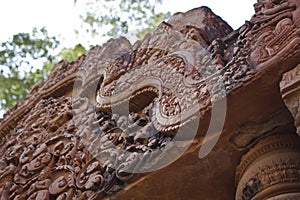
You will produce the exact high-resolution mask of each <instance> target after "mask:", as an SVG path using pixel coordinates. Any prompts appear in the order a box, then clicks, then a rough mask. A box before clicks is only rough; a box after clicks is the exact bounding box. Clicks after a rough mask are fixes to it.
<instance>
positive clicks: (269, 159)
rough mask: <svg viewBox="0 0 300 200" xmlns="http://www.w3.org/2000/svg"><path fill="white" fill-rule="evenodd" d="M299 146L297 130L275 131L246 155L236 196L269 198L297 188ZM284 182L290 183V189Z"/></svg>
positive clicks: (242, 161) (238, 170)
mask: <svg viewBox="0 0 300 200" xmlns="http://www.w3.org/2000/svg"><path fill="white" fill-rule="evenodd" d="M299 146H300V140H299V139H298V138H297V136H296V135H294V134H283V135H274V136H271V137H267V138H265V139H263V140H261V141H260V142H259V143H258V144H257V145H256V146H255V147H254V148H253V149H251V150H250V151H249V152H248V153H247V154H245V155H244V156H243V158H242V160H241V163H240V165H239V166H238V168H237V174H236V183H238V186H237V193H236V199H241V200H247V199H265V198H267V197H268V198H270V197H273V196H274V195H276V194H278V192H280V193H281V194H284V193H286V192H287V193H288V192H290V191H297V188H298V187H299V181H300V174H299V171H300V152H299ZM279 150H280V151H279ZM284 184H289V189H287V188H288V187H284V186H280V185H284ZM285 188H286V189H285ZM285 190H286V191H285Z"/></svg>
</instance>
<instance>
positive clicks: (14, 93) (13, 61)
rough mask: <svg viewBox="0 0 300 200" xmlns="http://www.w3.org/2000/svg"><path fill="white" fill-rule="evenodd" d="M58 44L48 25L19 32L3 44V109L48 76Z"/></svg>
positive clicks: (0, 52) (0, 92)
mask: <svg viewBox="0 0 300 200" xmlns="http://www.w3.org/2000/svg"><path fill="white" fill-rule="evenodd" d="M58 44H59V43H58V41H57V39H56V38H55V37H50V36H48V33H47V31H46V29H45V28H42V29H40V30H37V29H36V28H34V29H33V30H32V33H18V34H16V35H13V37H12V38H10V39H9V40H8V41H6V42H2V43H0V110H2V111H3V110H7V109H8V108H10V107H11V106H13V105H14V104H15V103H16V102H17V101H18V100H20V99H22V98H24V96H25V95H26V94H27V93H28V92H29V90H30V88H31V86H33V85H34V84H35V83H36V82H38V81H40V80H43V79H44V78H45V77H46V76H47V75H48V73H49V71H50V70H51V68H52V65H53V62H54V61H55V55H54V51H53V49H56V48H57V47H58Z"/></svg>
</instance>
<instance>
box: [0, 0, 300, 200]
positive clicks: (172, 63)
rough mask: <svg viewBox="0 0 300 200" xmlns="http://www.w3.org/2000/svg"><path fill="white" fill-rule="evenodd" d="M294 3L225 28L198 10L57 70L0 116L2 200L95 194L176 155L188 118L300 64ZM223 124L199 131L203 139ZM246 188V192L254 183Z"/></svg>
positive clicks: (260, 6)
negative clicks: (254, 81) (258, 80)
mask: <svg viewBox="0 0 300 200" xmlns="http://www.w3.org/2000/svg"><path fill="white" fill-rule="evenodd" d="M299 8H300V6H299V1H297V0H290V1H284V0H283V1H279V0H275V1H268V0H259V2H258V3H257V4H256V5H255V15H254V16H253V17H252V19H251V20H250V21H249V22H246V23H245V24H244V25H243V26H242V27H241V28H240V29H239V30H237V31H232V30H231V28H230V27H229V26H228V25H227V24H226V23H225V22H224V21H222V20H221V19H220V18H219V17H217V16H216V15H214V14H213V13H212V12H211V11H210V10H209V9H208V8H205V7H202V8H199V9H194V10H192V11H189V12H187V13H184V14H183V13H178V14H175V15H174V16H173V17H172V18H171V19H170V20H169V21H168V22H163V23H161V25H160V26H159V27H158V28H157V30H156V31H155V32H154V33H153V35H151V34H148V35H146V37H145V38H144V39H143V40H142V41H138V42H136V43H135V44H134V45H131V44H130V43H129V41H128V40H126V39H125V38H120V39H116V40H110V41H109V42H108V43H107V44H105V45H103V46H102V47H99V46H96V47H94V48H93V49H91V50H90V52H89V53H88V55H86V56H82V57H80V58H78V60H76V61H74V62H72V63H67V62H61V63H59V64H57V65H56V67H55V68H54V71H53V72H52V75H51V76H50V77H49V79H48V80H47V81H45V82H41V83H39V84H37V85H36V86H35V87H34V88H33V89H32V91H31V93H30V95H29V96H27V97H26V98H25V99H24V101H22V102H20V103H18V104H17V105H16V106H15V107H14V108H13V109H11V110H10V111H9V112H8V114H7V115H6V116H5V117H4V119H3V120H2V121H1V124H0V134H1V145H0V155H1V160H0V199H1V200H2V199H5V200H6V199H99V198H103V197H104V196H106V195H110V194H112V193H113V192H116V191H118V190H120V189H121V188H123V187H124V186H125V185H126V184H127V183H129V182H130V181H133V180H135V178H138V175H137V173H140V172H148V171H151V170H150V169H153V168H155V169H159V168H161V167H164V166H166V165H168V164H169V163H171V162H172V161H174V160H176V159H177V158H178V156H180V155H181V153H183V152H184V151H185V150H186V148H187V147H188V145H186V141H191V139H193V137H195V135H196V134H198V136H199V135H200V137H203V138H204V136H205V133H197V129H198V124H199V121H197V120H199V118H201V117H203V115H204V113H206V112H208V111H211V115H212V119H213V117H214V115H217V114H216V113H214V110H213V109H214V105H215V103H218V102H220V101H222V100H223V99H225V97H226V94H229V93H230V92H232V91H233V90H235V89H237V88H238V87H240V86H241V85H242V84H243V83H245V82H246V81H249V80H251V79H254V78H256V77H258V75H259V73H262V72H264V71H266V70H274V69H276V70H278V73H281V72H284V71H288V70H289V68H292V67H293V66H295V64H297V63H299V59H298V57H299V55H300V52H299V26H300V25H299V22H300V20H299V19H300V17H299ZM297 59H298V60H297ZM283 62H284V63H286V65H283V64H282V63H283ZM73 85H74V88H73V91H71V90H72V87H73ZM71 93H72V94H71ZM70 95H73V98H71V97H67V96H70ZM225 105H226V103H225ZM223 109H224V108H223ZM221 118H222V117H221ZM224 119H225V116H224V118H223V119H221V120H220V123H215V124H213V125H215V126H210V127H209V128H208V133H207V134H208V135H209V134H212V135H209V136H210V138H215V139H216V140H217V139H218V137H215V135H214V134H216V133H218V131H220V130H222V126H223V125H222V122H224ZM212 121H213V120H212ZM218 122H219V121H218ZM210 125H211V124H210ZM217 126H219V127H217ZM178 137H179V138H180V139H178ZM205 142H206V137H205V138H204V142H203V145H202V146H205V144H206V143H205ZM208 143H210V144H212V143H216V141H213V142H212V143H211V141H210V142H208ZM201 148H202V147H201ZM211 148H213V145H211V146H210V147H207V148H204V149H209V150H210V149H211ZM166 152H172V153H173V154H167V153H166ZM178 152H180V153H178ZM207 153H208V152H202V151H201V150H200V154H199V155H200V157H204V156H205V155H206V154H207ZM248 186H249V187H247V188H246V189H245V195H246V196H247V195H248V193H247V192H248V190H254V189H255V187H256V186H257V183H256V182H255V180H251V181H250V182H249V183H248ZM249 188H250V189H249Z"/></svg>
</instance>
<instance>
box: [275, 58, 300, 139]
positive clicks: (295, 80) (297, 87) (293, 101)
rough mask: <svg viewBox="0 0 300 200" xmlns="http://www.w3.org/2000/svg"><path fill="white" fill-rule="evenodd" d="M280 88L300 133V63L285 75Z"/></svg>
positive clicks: (299, 133)
mask: <svg viewBox="0 0 300 200" xmlns="http://www.w3.org/2000/svg"><path fill="white" fill-rule="evenodd" d="M280 90H281V94H282V99H283V100H284V103H285V104H286V106H287V108H288V109H289V110H290V112H291V113H292V115H293V117H294V120H295V123H294V125H295V127H296V128H297V133H298V135H300V64H299V65H298V66H297V67H295V68H294V69H292V70H290V71H288V72H286V73H285V74H284V75H283V77H282V80H281V82H280Z"/></svg>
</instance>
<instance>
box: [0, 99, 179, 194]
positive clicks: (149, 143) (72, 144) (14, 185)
mask: <svg viewBox="0 0 300 200" xmlns="http://www.w3.org/2000/svg"><path fill="white" fill-rule="evenodd" d="M73 103H74V106H75V109H73V110H72V101H71V98H70V97H61V98H58V99H54V98H48V99H44V100H41V101H40V102H39V103H38V104H37V105H36V106H35V107H34V108H33V109H32V110H31V111H30V112H29V113H28V114H27V115H26V116H25V117H24V119H23V120H22V121H20V123H19V124H18V125H17V127H16V128H15V129H14V132H11V133H10V134H8V135H6V137H5V141H8V142H2V145H1V149H0V154H1V158H2V159H1V160H0V164H1V171H0V194H1V195H0V199H72V198H75V199H99V198H102V197H104V196H106V195H108V194H111V193H112V192H115V191H118V190H120V189H121V188H122V187H123V186H124V184H125V183H128V182H131V181H133V180H134V179H135V178H136V177H137V176H133V175H134V174H132V173H128V172H127V171H126V169H129V168H138V167H139V163H140V162H141V161H142V160H141V159H148V160H150V161H151V162H152V163H155V162H156V161H159V159H158V158H157V157H152V158H151V157H149V156H147V155H148V154H149V152H152V151H154V150H155V149H162V148H163V147H164V146H166V145H167V144H168V143H169V142H170V141H171V140H172V138H173V137H174V134H173V135H172V134H171V133H170V134H168V135H166V134H162V133H160V132H158V131H157V130H155V129H154V128H153V123H152V122H151V119H150V117H149V115H150V113H149V108H145V109H144V110H142V111H141V112H139V113H130V114H129V115H128V116H125V115H120V116H118V115H116V114H115V115H111V114H109V113H105V112H102V111H95V110H94V108H93V107H92V106H90V105H89V101H88V99H86V98H78V99H76V100H74V101H73ZM82 110H85V111H86V110H87V113H88V114H87V115H86V116H83V117H82V118H78V117H77V115H75V116H74V112H82ZM90 123H91V124H92V126H88V125H87V124H90ZM76 124H81V125H79V126H76ZM87 140H88V141H89V144H88V145H87V144H86V143H85V142H84V141H87ZM113 146H118V147H119V148H121V149H124V151H123V152H122V151H116V149H115V148H113ZM126 151H129V152H139V153H142V154H143V157H140V156H135V154H132V155H131V157H128V156H127V155H126ZM150 161H149V162H150ZM112 162H115V163H118V168H114V167H115V166H116V165H115V163H112Z"/></svg>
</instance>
